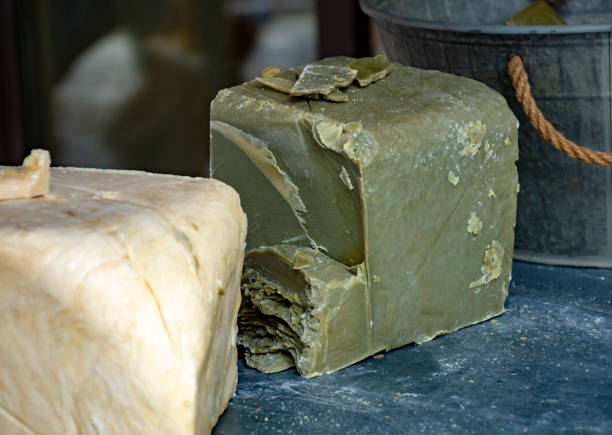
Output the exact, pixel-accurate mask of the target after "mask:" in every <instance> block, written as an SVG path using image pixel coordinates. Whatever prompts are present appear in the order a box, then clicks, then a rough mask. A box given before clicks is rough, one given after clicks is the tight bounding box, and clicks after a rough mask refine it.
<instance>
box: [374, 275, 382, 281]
mask: <svg viewBox="0 0 612 435" xmlns="http://www.w3.org/2000/svg"><path fill="white" fill-rule="evenodd" d="M372 280H373V281H374V282H379V281H380V276H378V275H372Z"/></svg>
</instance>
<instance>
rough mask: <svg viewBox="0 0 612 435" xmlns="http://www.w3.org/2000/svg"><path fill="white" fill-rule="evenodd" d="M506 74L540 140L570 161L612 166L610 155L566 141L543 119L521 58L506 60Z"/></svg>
mask: <svg viewBox="0 0 612 435" xmlns="http://www.w3.org/2000/svg"><path fill="white" fill-rule="evenodd" d="M508 74H509V75H510V78H511V79H512V85H513V86H514V93H515V94H516V99H517V100H518V101H519V103H521V107H522V108H523V110H524V111H525V115H527V119H529V122H531V125H533V127H534V128H535V129H536V130H537V131H538V133H540V135H541V136H542V138H543V139H544V140H545V141H546V142H548V143H550V144H551V145H552V146H554V147H555V148H556V149H558V150H559V151H561V152H563V153H565V154H567V155H568V156H570V157H571V158H572V159H576V160H580V161H581V162H585V163H590V164H592V165H600V166H612V153H604V152H601V151H593V150H590V149H588V148H584V147H581V146H580V145H578V144H576V143H574V142H572V141H571V140H569V139H567V138H566V137H565V136H563V135H562V134H561V133H559V132H558V131H557V130H556V129H555V127H553V126H552V124H551V123H550V122H548V120H547V119H546V118H545V117H544V115H543V114H542V112H541V111H540V109H539V108H538V106H537V104H536V102H535V100H534V99H533V96H532V95H531V85H530V84H529V77H528V76H527V72H526V71H525V67H524V65H523V60H522V59H521V56H519V55H518V54H516V53H512V54H511V55H510V59H509V60H508Z"/></svg>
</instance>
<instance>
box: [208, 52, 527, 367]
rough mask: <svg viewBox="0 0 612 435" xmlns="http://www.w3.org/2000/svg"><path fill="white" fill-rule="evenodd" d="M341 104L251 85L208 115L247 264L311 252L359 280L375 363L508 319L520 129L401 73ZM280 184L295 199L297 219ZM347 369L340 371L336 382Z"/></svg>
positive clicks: (493, 104) (507, 116)
mask: <svg viewBox="0 0 612 435" xmlns="http://www.w3.org/2000/svg"><path fill="white" fill-rule="evenodd" d="M354 60H355V59H352V58H345V57H338V58H330V59H325V60H322V61H320V62H319V63H320V64H325V65H336V66H347V65H350V64H351V63H352V62H353V61H354ZM344 92H345V93H346V94H347V96H348V101H347V102H345V103H342V104H338V103H333V102H328V101H325V100H315V101H313V100H309V101H307V100H306V99H300V98H295V97H290V96H288V95H285V94H283V93H281V92H277V91H274V90H272V89H269V88H267V87H266V86H263V85H261V84H259V83H257V82H249V83H245V84H243V85H240V86H237V87H234V88H230V89H226V90H223V91H221V92H220V93H219V94H218V95H217V97H216V98H215V100H214V101H213V103H212V110H211V137H212V140H211V156H212V157H211V171H212V174H213V177H215V178H219V179H221V180H222V181H225V182H227V183H228V184H230V185H232V186H234V187H235V188H236V189H237V190H238V192H239V193H240V194H241V197H242V198H243V203H244V207H245V212H246V213H247V216H248V217H249V237H248V240H247V250H253V249H265V247H270V246H276V245H279V244H281V245H291V246H293V247H296V248H314V249H316V250H318V251H319V253H320V254H321V255H325V256H327V257H328V258H329V259H330V260H332V261H335V262H338V263H340V264H342V265H344V266H345V267H347V268H351V269H356V268H359V269H360V270H362V271H363V276H364V279H365V281H366V291H367V294H368V300H367V304H366V305H365V306H366V308H367V309H366V311H365V314H355V316H362V315H363V316H366V317H367V318H368V319H370V322H371V323H370V332H369V333H370V337H371V343H369V344H368V345H367V347H365V348H364V349H367V350H368V352H369V353H371V354H373V353H376V352H379V351H381V350H388V349H393V348H396V347H399V346H403V345H406V344H408V343H413V342H416V343H422V342H425V341H428V340H431V339H432V338H434V337H435V336H437V335H440V334H444V333H448V332H451V331H455V330H457V329H459V328H462V327H464V326H468V325H471V324H474V323H477V322H479V321H482V320H485V319H488V318H490V317H493V316H496V315H499V314H501V313H502V312H503V311H504V308H503V307H504V300H505V298H506V295H507V288H508V284H509V279H510V272H511V267H512V263H511V259H512V249H513V241H514V231H513V226H514V223H515V215H516V190H515V189H516V186H517V172H516V166H515V161H516V160H517V158H518V148H517V127H518V124H517V121H516V118H515V117H514V115H513V114H512V112H511V111H510V109H509V108H508V106H507V103H506V101H505V99H504V98H503V97H502V96H501V95H499V94H498V93H496V92H495V91H493V90H491V89H490V88H488V87H486V86H485V85H483V84H481V83H478V82H476V81H474V80H470V79H466V78H461V77H456V76H452V75H449V74H444V73H440V72H436V71H424V70H419V69H416V68H411V67H405V66H402V65H399V64H393V67H392V72H391V73H390V74H388V75H387V76H386V77H384V78H381V79H380V80H377V81H375V82H373V83H370V84H368V85H367V86H364V87H361V86H359V85H358V84H352V85H350V86H348V87H347V88H345V89H344ZM219 126H231V128H233V129H235V130H234V131H238V132H240V135H241V137H242V138H243V139H245V140H243V141H242V142H241V143H237V142H235V140H234V139H233V138H232V137H231V135H230V134H227V131H228V128H219ZM249 143H250V145H249ZM245 144H246V146H248V147H250V148H253V149H258V147H260V146H264V147H265V148H266V149H267V150H268V151H269V152H270V153H271V154H272V155H273V156H274V159H275V160H274V162H275V165H277V166H278V169H279V170H281V171H282V174H284V175H283V177H282V178H281V177H279V176H278V175H271V174H272V171H262V170H261V169H260V167H261V165H260V164H259V163H258V162H256V161H253V160H251V158H250V157H249V153H250V151H249V152H246V153H245V152H244V151H243V150H242V149H241V147H244V146H245ZM271 176H272V177H273V178H274V180H270V177H271ZM279 181H282V183H283V185H284V186H286V185H293V186H294V187H295V189H293V190H291V192H293V193H295V194H296V195H297V196H299V198H300V199H301V204H302V205H303V207H302V208H298V207H297V206H295V202H296V201H295V198H294V197H292V196H289V195H287V194H286V191H285V190H283V189H277V188H276V187H275V185H278V184H279ZM491 192H494V195H491ZM472 213H473V214H475V216H477V219H478V223H476V226H475V227H474V226H473V227H472V228H471V229H472V230H473V231H471V232H470V231H469V230H468V225H469V224H468V221H469V220H470V218H471V216H472ZM474 222H475V219H474ZM474 233H476V234H474ZM500 247H501V248H503V250H502V249H498V248H500ZM502 253H503V255H501V254H502ZM270 255H272V254H270ZM485 271H486V272H485ZM278 273H279V272H278V270H277V269H275V270H274V271H272V270H270V271H269V273H268V275H266V276H265V278H266V279H268V280H269V281H270V282H273V281H275V276H276V275H277V274H278ZM483 276H484V279H482V278H483ZM474 283H476V284H474ZM328 308H329V306H327V305H325V304H324V305H323V306H319V307H317V309H321V310H326V309H328ZM313 309H314V308H313ZM260 321H261V320H260ZM271 328H272V327H271ZM272 329H273V328H272ZM320 336H321V335H320ZM331 344H333V343H329V341H328V342H327V343H324V345H331ZM254 353H257V352H254ZM260 359H262V360H263V359H264V358H263V357H260ZM290 360H291V358H290V359H289V360H286V361H285V363H289V364H291V363H293V364H295V363H298V362H299V361H295V359H294V360H293V361H290ZM287 361H289V362H287ZM352 362H353V361H352V360H351V358H348V357H347V359H346V360H345V361H344V362H339V361H336V369H337V368H341V367H344V366H346V365H347V364H350V363H352ZM285 365H286V364H285ZM281 366H282V364H280V365H279V366H278V367H281ZM298 369H299V370H301V373H302V374H305V375H307V376H308V375H309V373H307V372H305V371H304V370H303V369H301V368H300V367H299V365H298ZM315 372H316V371H313V372H312V373H315ZM312 373H310V374H312ZM317 373H318V372H317Z"/></svg>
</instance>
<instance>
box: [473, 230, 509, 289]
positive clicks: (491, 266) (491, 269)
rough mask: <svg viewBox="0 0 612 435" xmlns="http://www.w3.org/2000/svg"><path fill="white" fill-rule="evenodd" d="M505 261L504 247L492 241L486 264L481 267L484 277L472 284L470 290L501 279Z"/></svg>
mask: <svg viewBox="0 0 612 435" xmlns="http://www.w3.org/2000/svg"><path fill="white" fill-rule="evenodd" d="M503 259H504V247H503V246H502V245H501V243H499V242H498V241H497V240H493V241H491V244H490V245H489V246H487V248H486V249H485V254H484V264H483V265H482V266H481V267H480V272H481V273H482V276H481V277H480V278H479V279H478V280H476V281H473V282H471V283H470V288H474V287H479V286H481V285H484V284H488V283H490V282H491V281H493V280H495V279H497V278H499V276H500V275H501V273H502V260H503Z"/></svg>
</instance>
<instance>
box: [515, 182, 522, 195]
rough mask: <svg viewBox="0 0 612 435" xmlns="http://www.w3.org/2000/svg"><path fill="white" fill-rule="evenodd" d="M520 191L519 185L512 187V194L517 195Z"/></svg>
mask: <svg viewBox="0 0 612 435" xmlns="http://www.w3.org/2000/svg"><path fill="white" fill-rule="evenodd" d="M520 191H521V185H520V184H519V183H516V186H514V193H519V192H520Z"/></svg>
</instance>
